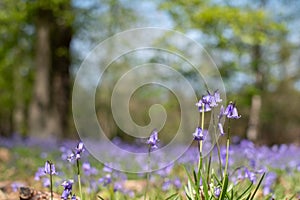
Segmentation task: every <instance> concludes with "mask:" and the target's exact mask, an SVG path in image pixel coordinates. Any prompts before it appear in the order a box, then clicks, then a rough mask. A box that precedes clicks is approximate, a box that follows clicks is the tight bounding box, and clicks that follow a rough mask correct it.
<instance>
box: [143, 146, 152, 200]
mask: <svg viewBox="0 0 300 200" xmlns="http://www.w3.org/2000/svg"><path fill="white" fill-rule="evenodd" d="M150 152H151V146H149V148H148V159H147V166H148V170H147V173H146V176H147V182H146V188H145V193H144V200H146V197H147V192H148V187H149V181H150V172H149V170H150Z"/></svg>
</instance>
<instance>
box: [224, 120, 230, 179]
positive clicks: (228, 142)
mask: <svg viewBox="0 0 300 200" xmlns="http://www.w3.org/2000/svg"><path fill="white" fill-rule="evenodd" d="M229 146H230V119H229V120H228V132H227V141H226V162H225V169H224V177H225V176H226V175H227V170H228V162H229ZM224 181H225V179H224Z"/></svg>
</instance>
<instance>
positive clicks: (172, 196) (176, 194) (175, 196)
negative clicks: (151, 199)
mask: <svg viewBox="0 0 300 200" xmlns="http://www.w3.org/2000/svg"><path fill="white" fill-rule="evenodd" d="M177 197H178V193H177V192H176V193H175V194H172V195H171V196H169V197H167V198H166V199H165V200H170V199H173V198H174V199H175V198H177Z"/></svg>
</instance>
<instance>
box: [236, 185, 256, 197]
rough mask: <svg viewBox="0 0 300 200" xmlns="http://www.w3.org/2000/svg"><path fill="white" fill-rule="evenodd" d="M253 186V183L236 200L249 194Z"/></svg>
mask: <svg viewBox="0 0 300 200" xmlns="http://www.w3.org/2000/svg"><path fill="white" fill-rule="evenodd" d="M252 185H253V183H252V182H251V184H249V186H248V187H247V189H246V190H245V191H244V192H243V193H242V194H241V195H240V196H238V197H237V199H236V200H239V199H241V198H242V197H243V196H244V195H245V194H247V192H248V191H250V189H251V187H252Z"/></svg>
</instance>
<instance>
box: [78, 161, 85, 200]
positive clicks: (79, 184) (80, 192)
mask: <svg viewBox="0 0 300 200" xmlns="http://www.w3.org/2000/svg"><path fill="white" fill-rule="evenodd" d="M76 162H77V179H78V186H79V194H80V199H81V200H83V198H82V191H81V180H80V164H79V159H77V160H76Z"/></svg>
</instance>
